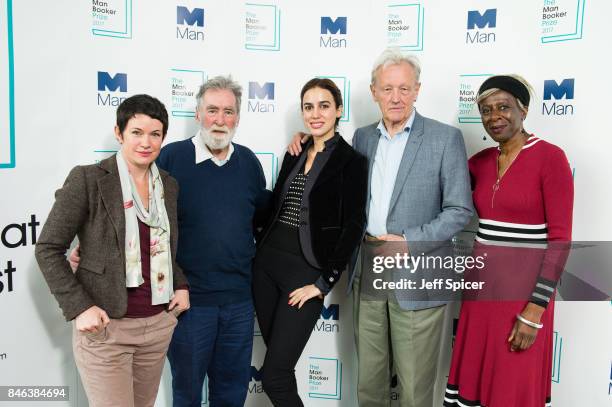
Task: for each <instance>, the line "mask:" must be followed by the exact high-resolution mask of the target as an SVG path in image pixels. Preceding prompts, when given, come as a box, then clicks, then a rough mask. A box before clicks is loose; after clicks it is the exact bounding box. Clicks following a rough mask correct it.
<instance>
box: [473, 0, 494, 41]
mask: <svg viewBox="0 0 612 407" xmlns="http://www.w3.org/2000/svg"><path fill="white" fill-rule="evenodd" d="M496 26H497V9H495V8H490V9H488V10H486V11H485V12H484V14H480V12H479V11H478V10H469V11H468V16H467V29H468V32H467V34H466V37H465V43H466V44H474V43H477V44H482V43H489V42H495V33H494V32H487V31H484V32H483V31H474V32H470V31H469V30H474V29H476V28H479V29H481V30H482V29H485V28H489V29H491V28H495V27H496Z"/></svg>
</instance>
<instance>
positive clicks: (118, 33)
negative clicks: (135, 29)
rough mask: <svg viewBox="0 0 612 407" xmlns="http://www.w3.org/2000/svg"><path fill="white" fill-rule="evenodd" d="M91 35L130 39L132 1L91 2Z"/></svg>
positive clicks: (98, 0)
mask: <svg viewBox="0 0 612 407" xmlns="http://www.w3.org/2000/svg"><path fill="white" fill-rule="evenodd" d="M91 10H92V11H91V17H92V22H91V26H92V28H91V32H92V34H93V35H97V36H102V37H114V38H127V39H129V38H132V0H106V1H101V0H91Z"/></svg>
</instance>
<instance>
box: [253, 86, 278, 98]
mask: <svg viewBox="0 0 612 407" xmlns="http://www.w3.org/2000/svg"><path fill="white" fill-rule="evenodd" d="M266 98H267V99H268V100H274V82H266V83H264V85H263V86H261V85H259V83H257V82H249V99H266Z"/></svg>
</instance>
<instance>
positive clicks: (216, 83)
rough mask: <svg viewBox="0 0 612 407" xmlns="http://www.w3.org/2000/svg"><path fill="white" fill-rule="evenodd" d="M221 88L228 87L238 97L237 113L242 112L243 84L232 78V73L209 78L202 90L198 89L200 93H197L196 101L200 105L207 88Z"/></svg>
mask: <svg viewBox="0 0 612 407" xmlns="http://www.w3.org/2000/svg"><path fill="white" fill-rule="evenodd" d="M211 89H214V90H221V89H227V90H231V91H232V93H233V94H234V97H235V98H236V114H238V115H239V114H240V99H241V98H242V86H240V84H239V83H238V82H236V81H234V80H233V79H232V76H231V75H228V76H222V75H219V76H215V77H214V78H212V79H209V80H207V81H206V82H204V83H203V84H202V86H200V90H198V94H197V95H196V101H197V104H198V107H199V106H200V104H201V103H202V99H203V98H204V94H205V93H206V91H207V90H211Z"/></svg>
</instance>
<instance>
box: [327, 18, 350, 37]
mask: <svg viewBox="0 0 612 407" xmlns="http://www.w3.org/2000/svg"><path fill="white" fill-rule="evenodd" d="M346 20H347V19H346V17H338V18H336V21H334V20H332V19H331V17H321V34H338V32H340V34H346Z"/></svg>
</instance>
